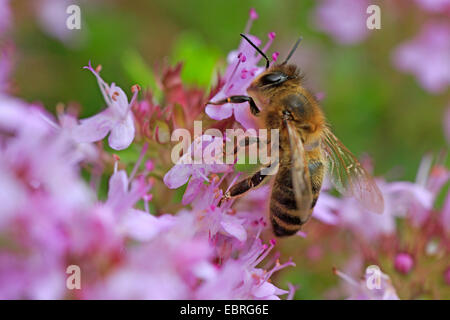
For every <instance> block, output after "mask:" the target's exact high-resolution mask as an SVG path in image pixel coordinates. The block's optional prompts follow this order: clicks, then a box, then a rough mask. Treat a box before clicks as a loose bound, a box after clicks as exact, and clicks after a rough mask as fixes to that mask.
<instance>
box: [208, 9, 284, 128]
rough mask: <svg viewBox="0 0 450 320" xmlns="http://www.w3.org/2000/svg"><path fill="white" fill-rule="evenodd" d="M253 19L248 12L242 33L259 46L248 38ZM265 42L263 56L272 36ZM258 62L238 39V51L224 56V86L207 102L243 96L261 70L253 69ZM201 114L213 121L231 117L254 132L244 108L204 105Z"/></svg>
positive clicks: (252, 14) (248, 109) (253, 50)
mask: <svg viewBox="0 0 450 320" xmlns="http://www.w3.org/2000/svg"><path fill="white" fill-rule="evenodd" d="M256 18H257V14H256V12H255V11H254V9H252V10H251V11H250V19H249V22H248V23H247V27H246V30H245V33H246V34H247V36H248V37H249V38H250V39H251V40H252V41H253V42H254V43H255V44H256V45H257V46H259V45H260V43H261V41H260V40H259V39H258V38H257V37H255V36H252V35H249V34H248V32H249V31H250V27H251V24H252V21H253V20H254V19H256ZM268 38H269V39H268V41H267V43H266V45H265V46H264V48H263V49H262V50H263V51H264V52H266V51H267V50H268V49H269V47H270V45H271V44H272V41H273V39H274V38H275V33H274V32H270V33H269V34H268ZM259 60H261V55H260V54H259V53H257V52H256V50H255V49H254V48H253V47H252V46H251V45H250V44H249V43H248V42H247V41H245V40H244V39H242V40H241V43H240V45H239V48H238V49H237V50H236V51H232V52H230V54H229V55H228V58H227V61H228V68H227V70H226V73H225V77H224V78H225V84H224V85H223V87H222V89H221V90H220V91H219V92H218V93H217V94H216V95H215V96H214V97H213V98H212V99H211V101H218V100H221V99H223V98H226V97H229V96H231V95H246V94H247V92H246V90H247V88H248V86H249V85H250V83H251V82H252V81H253V79H254V78H255V77H256V76H257V75H258V74H259V73H261V72H262V71H263V70H264V68H262V67H258V66H257V64H258V62H259ZM205 112H206V114H207V115H208V116H210V117H211V118H212V119H215V120H222V119H227V118H229V117H231V116H232V115H234V118H235V119H236V121H237V122H239V123H240V124H241V125H242V126H243V127H244V128H246V129H248V128H255V120H254V119H253V118H252V115H251V113H250V108H249V105H248V104H242V103H241V104H234V103H226V104H223V105H221V106H216V105H207V106H206V109H205Z"/></svg>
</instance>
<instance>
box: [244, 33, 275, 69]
mask: <svg viewBox="0 0 450 320" xmlns="http://www.w3.org/2000/svg"><path fill="white" fill-rule="evenodd" d="M241 37H242V38H244V39H245V40H247V42H248V43H250V45H251V46H252V47H253V48H255V50H256V51H258V53H259V54H260V55H262V56H263V58H264V59H266V69H268V68H269V65H270V61H269V58H267V56H266V54H265V53H264V52H263V51H262V50H261V49H260V48H258V47H257V46H256V45H255V44H254V43H253V42H252V41H251V40H250V39H249V38H247V37H246V36H245V35H244V34H242V33H241Z"/></svg>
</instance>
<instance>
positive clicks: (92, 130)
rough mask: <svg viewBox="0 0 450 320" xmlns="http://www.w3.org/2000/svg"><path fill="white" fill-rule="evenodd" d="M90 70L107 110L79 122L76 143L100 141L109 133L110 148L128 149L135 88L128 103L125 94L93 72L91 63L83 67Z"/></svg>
mask: <svg viewBox="0 0 450 320" xmlns="http://www.w3.org/2000/svg"><path fill="white" fill-rule="evenodd" d="M84 68H85V69H88V70H90V71H91V72H92V73H93V74H94V75H95V77H96V78H97V81H98V84H99V86H100V90H101V91H102V94H103V97H104V98H105V101H106V104H107V105H108V107H107V109H106V110H104V111H102V112H100V113H99V114H97V115H95V116H92V117H90V118H87V119H83V120H81V124H80V125H79V126H78V127H77V128H75V129H74V136H75V137H76V139H77V141H78V142H95V141H98V140H102V139H103V138H104V137H105V136H106V135H107V134H108V133H110V135H109V138H108V142H109V145H110V146H111V148H113V149H115V150H122V149H126V148H128V146H129V145H130V144H131V142H133V139H134V133H135V128H134V121H133V113H132V112H131V109H130V108H131V106H132V105H133V104H134V102H135V101H136V97H137V94H138V91H139V90H138V89H137V87H133V97H132V98H131V102H130V103H128V98H127V96H126V95H125V92H123V90H122V89H121V88H119V87H117V86H116V85H115V84H114V83H112V84H111V86H109V85H108V84H107V83H106V82H104V81H103V79H102V78H101V77H100V75H99V74H98V73H97V71H95V70H94V69H93V68H92V66H91V62H90V61H89V66H87V67H84Z"/></svg>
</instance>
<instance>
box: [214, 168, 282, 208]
mask: <svg viewBox="0 0 450 320" xmlns="http://www.w3.org/2000/svg"><path fill="white" fill-rule="evenodd" d="M264 169H266V170H264ZM264 169H261V170H259V171H258V172H256V173H255V174H254V175H252V176H250V177H248V178H246V179H244V180H241V181H239V182H238V183H236V184H235V185H233V186H232V187H231V188H230V190H228V191H227V192H226V193H225V194H224V196H223V197H222V199H221V200H220V203H222V201H224V200H228V199H230V198H234V197H237V196H240V195H242V194H244V193H245V192H247V191H249V190H250V189H252V188H256V187H258V186H259V185H260V184H261V183H262V182H263V181H264V179H265V178H267V177H268V176H270V175H273V172H272V171H278V162H276V163H275V164H271V165H270V166H267V167H265V168H264ZM263 172H265V173H263ZM220 203H219V205H220Z"/></svg>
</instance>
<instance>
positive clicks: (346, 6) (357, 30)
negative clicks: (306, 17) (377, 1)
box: [314, 0, 369, 44]
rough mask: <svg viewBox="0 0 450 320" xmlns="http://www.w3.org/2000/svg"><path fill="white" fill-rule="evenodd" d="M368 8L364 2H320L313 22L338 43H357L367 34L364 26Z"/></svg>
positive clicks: (343, 0)
mask: <svg viewBox="0 0 450 320" xmlns="http://www.w3.org/2000/svg"><path fill="white" fill-rule="evenodd" d="M368 6H369V2H368V1H366V0H322V1H320V3H319V6H318V7H317V8H316V11H315V17H314V18H315V22H316V25H317V26H318V27H319V29H321V30H323V31H324V32H326V33H328V34H329V35H331V36H332V37H333V38H334V40H335V41H337V42H338V43H341V44H353V43H358V42H361V41H363V40H364V39H365V38H366V37H367V35H368V33H369V30H368V29H367V26H366V19H367V17H368V15H367V13H366V9H367V7H368Z"/></svg>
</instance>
